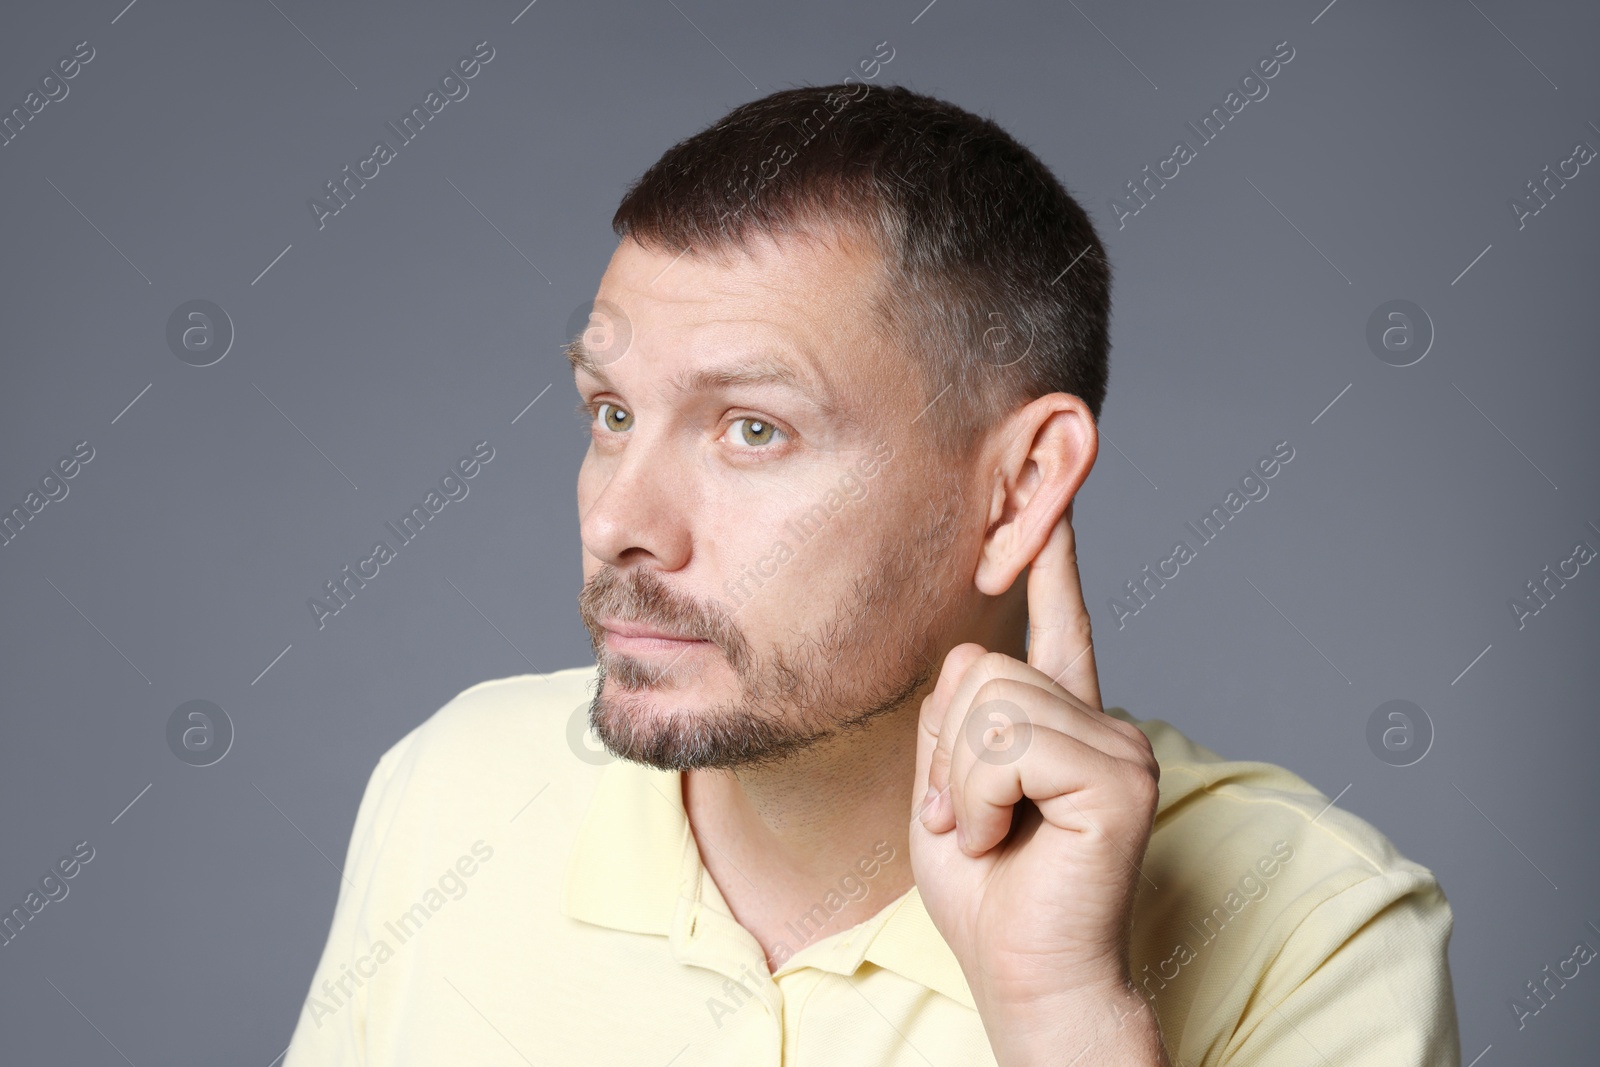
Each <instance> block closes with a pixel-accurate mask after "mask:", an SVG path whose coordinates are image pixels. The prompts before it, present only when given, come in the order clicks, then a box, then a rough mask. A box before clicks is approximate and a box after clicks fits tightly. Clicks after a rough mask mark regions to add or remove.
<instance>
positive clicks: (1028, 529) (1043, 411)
mask: <svg viewBox="0 0 1600 1067" xmlns="http://www.w3.org/2000/svg"><path fill="white" fill-rule="evenodd" d="M1007 422H1008V424H1009V425H1008V426H1007V427H1006V428H1005V429H1004V430H1003V431H1002V432H1001V434H999V435H998V438H999V440H1001V441H1003V442H1004V444H1002V446H1001V453H1000V457H999V461H998V463H997V464H996V469H995V472H994V477H995V482H994V484H993V486H992V487H991V490H992V492H991V502H990V507H989V528H988V532H987V533H985V534H984V539H983V545H982V550H981V551H980V553H979V555H978V569H977V574H976V575H975V577H974V582H975V583H976V585H977V587H978V589H979V591H981V592H983V593H985V594H987V595H988V596H999V595H1001V594H1002V593H1004V592H1005V591H1006V590H1008V589H1010V588H1011V585H1012V583H1013V582H1015V581H1016V580H1017V576H1018V575H1019V574H1021V573H1022V572H1023V570H1024V569H1025V568H1026V567H1027V566H1028V564H1030V563H1032V562H1033V559H1034V557H1035V556H1037V555H1038V554H1039V551H1040V550H1041V549H1042V548H1044V545H1045V542H1046V541H1048V540H1049V539H1050V531H1051V530H1052V529H1054V528H1055V525H1056V522H1057V521H1058V520H1059V519H1060V518H1061V514H1062V512H1064V511H1066V510H1067V505H1068V504H1070V503H1072V498H1073V497H1074V496H1075V495H1076V494H1077V492H1078V488H1079V486H1081V485H1083V482H1084V479H1086V478H1088V477H1089V471H1090V469H1091V468H1093V467H1094V461H1095V457H1096V456H1097V455H1098V454H1099V448H1100V435H1099V432H1098V430H1097V429H1096V427H1095V422H1094V415H1093V414H1092V413H1091V412H1090V411H1089V406H1088V405H1087V404H1085V403H1084V402H1083V400H1082V399H1081V398H1079V397H1076V396H1073V395H1072V394H1071V393H1050V394H1048V395H1046V396H1041V397H1039V398H1037V399H1036V400H1033V401H1032V402H1030V403H1029V404H1028V405H1027V406H1026V407H1023V408H1021V409H1020V410H1018V411H1017V412H1016V413H1015V414H1013V415H1012V416H1011V418H1010V419H1008V420H1007Z"/></svg>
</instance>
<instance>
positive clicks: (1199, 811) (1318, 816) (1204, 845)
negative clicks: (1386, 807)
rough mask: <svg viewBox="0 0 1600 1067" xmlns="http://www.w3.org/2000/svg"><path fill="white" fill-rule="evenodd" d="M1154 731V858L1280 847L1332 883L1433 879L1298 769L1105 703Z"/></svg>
mask: <svg viewBox="0 0 1600 1067" xmlns="http://www.w3.org/2000/svg"><path fill="white" fill-rule="evenodd" d="M1108 714H1114V715H1116V716H1117V717H1118V718H1121V719H1123V720H1124V721H1127V722H1131V723H1133V724H1134V725H1135V726H1138V727H1139V729H1140V730H1141V731H1143V732H1144V734H1145V736H1147V737H1148V738H1150V743H1151V747H1152V748H1153V749H1154V751H1155V754H1156V759H1157V761H1158V762H1159V763H1160V765H1161V781H1160V794H1161V796H1160V800H1159V802H1158V804H1157V807H1156V819H1155V826H1154V829H1153V830H1152V833H1151V844H1152V856H1153V858H1155V859H1156V860H1158V861H1159V862H1160V863H1163V864H1166V865H1169V866H1170V865H1173V864H1180V865H1181V864H1193V863H1200V862H1204V863H1206V864H1207V865H1208V866H1210V865H1213V864H1214V863H1215V862H1216V861H1217V860H1219V859H1224V860H1227V859H1231V860H1234V861H1236V865H1239V866H1240V867H1241V871H1240V872H1239V873H1245V872H1244V871H1243V869H1242V868H1243V867H1244V866H1251V867H1255V868H1256V873H1257V874H1258V875H1260V874H1261V871H1262V869H1263V868H1264V867H1266V868H1270V865H1257V864H1256V863H1254V860H1255V859H1257V858H1261V857H1267V856H1276V857H1277V858H1278V862H1279V864H1280V865H1282V866H1286V867H1287V866H1295V867H1297V868H1298V869H1299V871H1301V872H1305V873H1304V874H1303V875H1302V876H1303V877H1306V876H1313V875H1314V876H1315V877H1318V878H1320V879H1325V880H1331V881H1330V884H1329V885H1328V886H1327V887H1326V888H1327V889H1328V890H1329V891H1332V890H1333V889H1335V888H1336V885H1337V887H1338V888H1343V887H1348V886H1350V885H1354V884H1355V883H1357V882H1360V881H1363V880H1365V879H1368V878H1372V877H1377V876H1382V875H1404V876H1411V877H1415V878H1419V879H1428V880H1431V879H1432V873H1431V872H1430V871H1429V870H1428V869H1427V868H1426V867H1424V866H1422V865H1421V864H1419V863H1416V862H1415V861H1413V860H1411V859H1409V858H1407V857H1406V856H1405V855H1403V854H1402V853H1401V852H1400V851H1399V849H1397V848H1396V847H1395V845H1394V843H1393V842H1392V841H1390V839H1389V838H1388V837H1387V836H1385V835H1384V834H1383V832H1382V831H1380V830H1379V829H1378V828H1377V827H1376V826H1374V825H1373V824H1372V823H1370V822H1368V821H1367V820H1365V819H1363V818H1361V817H1360V816H1358V815H1356V814H1355V813H1353V812H1351V811H1349V810H1346V809H1344V808H1341V807H1338V806H1337V805H1336V804H1334V803H1333V799H1334V798H1331V797H1329V796H1328V795H1327V794H1326V793H1324V792H1322V791H1321V790H1319V789H1317V788H1316V787H1315V786H1313V785H1312V784H1311V783H1310V782H1307V781H1306V780H1305V779H1304V778H1302V777H1300V776H1299V775H1298V774H1296V773H1295V772H1294V771H1292V770H1290V769H1288V768H1286V767H1282V766H1279V765H1278V764H1275V763H1269V762H1265V761H1261V760H1235V759H1228V758H1225V757H1223V756H1221V755H1218V754H1217V753H1216V752H1213V751H1212V750H1211V749H1209V748H1207V747H1205V746H1204V745H1201V744H1199V743H1197V742H1195V741H1194V740H1192V739H1190V738H1189V737H1188V736H1187V735H1185V734H1184V733H1183V732H1182V731H1180V730H1179V729H1178V728H1177V727H1175V726H1173V725H1172V724H1171V723H1169V722H1166V721H1164V720H1161V719H1143V720H1141V719H1135V718H1133V717H1132V716H1131V715H1129V714H1128V713H1127V712H1126V711H1123V709H1121V708H1114V709H1111V710H1110V711H1109V712H1108Z"/></svg>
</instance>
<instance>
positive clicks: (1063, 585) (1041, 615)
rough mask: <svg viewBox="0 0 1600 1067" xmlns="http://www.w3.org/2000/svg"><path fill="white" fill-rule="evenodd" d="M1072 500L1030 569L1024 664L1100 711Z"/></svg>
mask: <svg viewBox="0 0 1600 1067" xmlns="http://www.w3.org/2000/svg"><path fill="white" fill-rule="evenodd" d="M1076 502H1077V501H1076V500H1074V501H1072V502H1071V503H1069V504H1067V510H1066V511H1064V512H1062V513H1061V519H1060V521H1058V522H1057V523H1056V526H1055V529H1054V530H1052V531H1050V539H1049V540H1047V541H1046V542H1045V543H1044V547H1043V548H1041V549H1040V550H1039V555H1038V556H1036V557H1035V558H1034V560H1033V563H1032V564H1031V565H1030V566H1029V568H1028V666H1030V667H1033V668H1035V669H1037V670H1039V671H1042V672H1043V673H1045V674H1047V675H1049V676H1050V678H1051V679H1052V680H1053V681H1054V682H1055V683H1056V684H1057V685H1059V686H1061V687H1062V688H1063V689H1065V690H1066V691H1067V692H1069V693H1071V694H1072V695H1073V696H1075V697H1077V698H1078V699H1079V700H1081V701H1083V702H1084V703H1085V704H1087V705H1089V706H1090V707H1091V708H1094V709H1095V710H1096V711H1102V710H1104V709H1103V708H1102V707H1101V704H1100V677H1099V674H1098V673H1097V672H1096V670H1095V663H1094V637H1093V634H1092V633H1091V630H1090V624H1089V608H1088V606H1087V605H1086V604H1085V603H1084V602H1083V587H1082V585H1081V583H1080V582H1079V579H1078V548H1077V538H1076V536H1075V535H1074V534H1073V531H1072V505H1073V504H1074V503H1076Z"/></svg>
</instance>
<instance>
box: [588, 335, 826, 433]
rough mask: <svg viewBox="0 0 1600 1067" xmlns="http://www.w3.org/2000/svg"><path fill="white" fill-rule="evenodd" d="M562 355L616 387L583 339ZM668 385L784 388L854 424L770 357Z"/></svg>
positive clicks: (682, 388)
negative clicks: (766, 386)
mask: <svg viewBox="0 0 1600 1067" xmlns="http://www.w3.org/2000/svg"><path fill="white" fill-rule="evenodd" d="M564 351H565V352H566V355H567V362H568V363H569V364H571V366H572V370H573V372H574V373H577V372H579V371H582V372H583V373H584V374H587V375H589V376H590V377H591V378H594V379H596V380H597V381H599V382H600V383H601V384H603V385H605V386H607V387H609V388H615V387H616V385H615V383H614V382H612V380H611V378H610V377H609V376H608V375H607V374H606V372H605V368H603V367H602V366H601V365H600V364H599V362H598V361H597V360H596V359H595V357H594V353H592V352H590V351H589V347H588V346H587V345H586V344H584V343H583V338H582V336H579V337H575V338H573V339H572V340H571V341H568V342H567V344H566V346H565V349H564ZM667 384H668V385H669V386H671V387H672V388H673V389H675V390H677V391H678V392H680V393H695V392H704V391H708V390H711V389H718V388H727V387H729V386H741V385H778V386H783V387H785V388H787V389H791V390H793V391H795V392H797V393H799V394H801V395H802V396H803V397H804V398H805V399H806V400H808V401H809V402H810V403H811V404H813V405H815V407H816V408H817V410H818V411H820V412H821V413H822V414H823V416H824V417H825V418H828V419H830V420H832V421H834V422H838V423H843V424H853V422H854V420H852V419H851V418H850V417H849V416H848V415H846V414H845V412H844V411H843V410H842V409H841V408H840V406H839V405H838V403H837V402H836V401H835V399H834V394H833V392H832V391H831V390H830V389H828V388H826V386H824V385H823V383H821V382H820V381H818V380H817V379H815V378H813V377H812V376H810V375H808V374H804V373H802V372H800V371H798V370H796V369H795V367H794V366H793V365H791V364H789V363H787V362H784V361H783V360H780V359H776V358H773V357H771V356H765V355H756V356H752V357H749V358H747V359H744V360H741V361H740V362H739V363H738V364H730V365H728V366H722V367H702V368H700V369H698V370H693V371H685V372H682V373H680V374H678V375H675V376H674V377H673V378H671V379H670V380H669V381H668V383H667Z"/></svg>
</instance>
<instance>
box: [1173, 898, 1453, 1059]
mask: <svg viewBox="0 0 1600 1067" xmlns="http://www.w3.org/2000/svg"><path fill="white" fill-rule="evenodd" d="M1453 924H1454V917H1453V915H1452V913H1451V911H1450V905H1449V902H1448V901H1447V900H1446V899H1445V896H1444V891H1443V890H1442V889H1441V888H1440V886H1439V884H1438V882H1437V881H1436V880H1435V879H1434V878H1433V876H1432V874H1431V873H1430V872H1428V871H1427V870H1426V869H1425V868H1421V867H1415V866H1413V867H1411V868H1410V869H1405V870H1391V871H1387V872H1384V873H1382V874H1378V875H1374V876H1373V877H1371V878H1369V879H1365V880H1364V881H1361V882H1359V883H1357V884H1355V885H1353V886H1350V887H1349V888H1348V889H1345V890H1343V891H1341V892H1339V893H1337V894H1335V895H1334V896H1332V897H1330V898H1329V899H1327V900H1325V901H1323V902H1322V903H1321V904H1319V905H1317V907H1315V908H1314V909H1312V911H1311V912H1310V913H1309V914H1308V915H1307V916H1306V918H1305V919H1304V920H1303V921H1302V922H1301V923H1300V925H1299V927H1298V928H1297V929H1296V930H1295V932H1294V934H1293V935H1292V936H1291V937H1290V938H1289V939H1288V941H1287V942H1286V943H1285V945H1284V947H1283V949H1282V951H1281V952H1279V953H1278V955H1277V957H1276V958H1275V959H1274V960H1273V961H1272V963H1271V965H1270V966H1269V967H1268V969H1267V972H1266V974H1265V975H1264V976H1263V978H1262V981H1261V983H1260V984H1259V985H1258V987H1257V989H1256V993H1255V995H1254V996H1253V997H1252V998H1251V1001H1250V1004H1249V1006H1248V1008H1247V1010H1246V1012H1245V1015H1244V1017H1243V1018H1242V1019H1241V1021H1240V1025H1239V1027H1238V1029H1237V1030H1236V1031H1235V1032H1234V1034H1233V1036H1232V1038H1231V1039H1230V1040H1229V1042H1228V1046H1227V1049H1226V1051H1225V1052H1224V1054H1223V1056H1222V1058H1221V1059H1220V1061H1219V1064H1220V1067H1276V1065H1279V1064H1285V1063H1304V1064H1328V1065H1334V1064H1337V1065H1338V1067H1460V1065H1461V1041H1460V1034H1459V1031H1458V1027H1457V1020H1456V1006H1455V994H1454V990H1453V988H1452V986H1451V981H1450V965H1449V962H1448V959H1447V950H1448V947H1449V942H1450V932H1451V929H1452V926H1453ZM1174 1067H1179V1065H1177V1064H1174Z"/></svg>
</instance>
